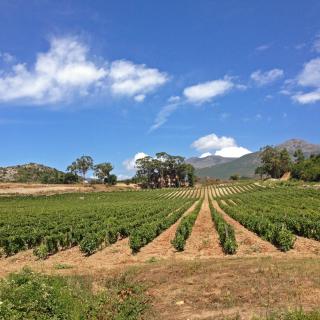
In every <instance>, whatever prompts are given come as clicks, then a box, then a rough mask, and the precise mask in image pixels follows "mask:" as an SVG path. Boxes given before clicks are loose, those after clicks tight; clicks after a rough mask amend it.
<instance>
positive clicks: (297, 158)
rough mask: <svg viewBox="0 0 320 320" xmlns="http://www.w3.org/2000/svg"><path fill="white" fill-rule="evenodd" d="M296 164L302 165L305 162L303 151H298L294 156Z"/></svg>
mask: <svg viewBox="0 0 320 320" xmlns="http://www.w3.org/2000/svg"><path fill="white" fill-rule="evenodd" d="M293 156H294V158H295V163H300V162H302V161H304V160H305V157H304V154H303V152H302V150H301V149H297V150H296V151H295V152H294V154H293Z"/></svg>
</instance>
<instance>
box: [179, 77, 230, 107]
mask: <svg viewBox="0 0 320 320" xmlns="http://www.w3.org/2000/svg"><path fill="white" fill-rule="evenodd" d="M233 87H234V83H233V82H232V81H231V80H230V79H228V78H225V79H223V80H221V79H220V80H213V81H208V82H204V83H199V84H197V85H194V86H190V87H187V88H185V89H184V91H183V94H184V96H185V97H186V99H187V101H188V102H190V103H197V104H201V103H203V102H208V101H211V100H212V99H213V98H215V97H217V96H220V95H223V94H225V93H227V92H228V91H230V90H231V89H232V88H233Z"/></svg>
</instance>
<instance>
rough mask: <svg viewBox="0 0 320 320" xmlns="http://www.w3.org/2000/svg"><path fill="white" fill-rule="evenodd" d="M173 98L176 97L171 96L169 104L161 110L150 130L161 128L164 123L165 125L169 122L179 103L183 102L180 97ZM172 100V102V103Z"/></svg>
mask: <svg viewBox="0 0 320 320" xmlns="http://www.w3.org/2000/svg"><path fill="white" fill-rule="evenodd" d="M173 98H174V97H171V98H169V99H168V104H167V105H165V106H164V107H163V108H162V109H161V110H160V111H159V113H158V114H157V116H156V118H155V120H154V123H153V125H152V126H151V127H150V129H149V132H151V131H154V130H156V129H159V128H160V127H161V126H162V125H164V124H165V123H166V122H167V120H168V118H169V116H170V115H171V114H172V113H173V112H174V111H175V110H176V109H177V108H178V107H179V105H180V104H181V102H180V100H181V99H180V98H179V99H178V97H175V98H176V99H173ZM170 101H172V102H171V103H170Z"/></svg>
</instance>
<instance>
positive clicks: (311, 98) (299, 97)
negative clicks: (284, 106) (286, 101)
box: [292, 90, 320, 104]
mask: <svg viewBox="0 0 320 320" xmlns="http://www.w3.org/2000/svg"><path fill="white" fill-rule="evenodd" d="M292 99H293V100H294V101H296V102H298V103H300V104H311V103H315V102H318V101H320V90H319V91H311V92H308V93H298V94H295V95H293V96H292Z"/></svg>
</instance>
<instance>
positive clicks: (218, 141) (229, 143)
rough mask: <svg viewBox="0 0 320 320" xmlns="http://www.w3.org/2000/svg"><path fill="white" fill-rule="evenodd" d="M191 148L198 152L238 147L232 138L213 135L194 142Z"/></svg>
mask: <svg viewBox="0 0 320 320" xmlns="http://www.w3.org/2000/svg"><path fill="white" fill-rule="evenodd" d="M191 146H192V147H193V148H195V149H196V150H198V151H209V150H216V149H222V148H226V147H234V146H236V141H235V140H234V139H233V138H231V137H224V136H222V137H218V136H217V135H216V134H214V133H212V134H209V135H207V136H204V137H201V138H199V139H198V140H196V141H194V142H193V143H192V145H191Z"/></svg>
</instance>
